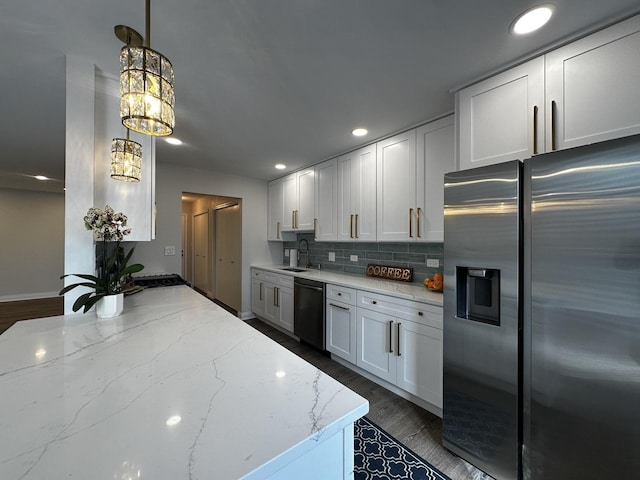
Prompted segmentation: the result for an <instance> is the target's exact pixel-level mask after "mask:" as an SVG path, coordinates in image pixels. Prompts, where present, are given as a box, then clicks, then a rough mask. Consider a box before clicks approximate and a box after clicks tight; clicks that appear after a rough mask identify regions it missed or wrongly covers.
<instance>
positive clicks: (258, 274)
mask: <svg viewBox="0 0 640 480" xmlns="http://www.w3.org/2000/svg"><path fill="white" fill-rule="evenodd" d="M264 274H265V271H264V270H258V269H256V268H252V269H251V278H256V279H258V280H264Z"/></svg>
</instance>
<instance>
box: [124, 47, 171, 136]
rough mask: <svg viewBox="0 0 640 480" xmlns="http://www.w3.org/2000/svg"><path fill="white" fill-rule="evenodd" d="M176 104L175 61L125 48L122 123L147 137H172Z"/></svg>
mask: <svg viewBox="0 0 640 480" xmlns="http://www.w3.org/2000/svg"><path fill="white" fill-rule="evenodd" d="M174 104H175V97H174V92H173V66H172V65H171V62H170V61H169V60H167V58H166V57H164V56H163V55H162V54H161V53H160V52H157V51H155V50H152V49H151V48H148V47H144V46H133V45H126V46H124V47H123V48H122V50H121V51H120V117H121V118H122V124H123V125H124V126H125V127H127V128H129V129H131V130H133V131H135V132H139V133H143V134H145V135H154V136H159V137H162V136H166V135H171V134H172V133H173V127H174V126H175V115H174V112H173V109H174ZM133 143H135V142H133Z"/></svg>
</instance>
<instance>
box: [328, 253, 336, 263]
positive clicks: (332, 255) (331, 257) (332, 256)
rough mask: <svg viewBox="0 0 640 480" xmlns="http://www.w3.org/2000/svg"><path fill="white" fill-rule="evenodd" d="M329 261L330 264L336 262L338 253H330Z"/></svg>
mask: <svg viewBox="0 0 640 480" xmlns="http://www.w3.org/2000/svg"><path fill="white" fill-rule="evenodd" d="M329 261H330V262H335V261H336V252H329Z"/></svg>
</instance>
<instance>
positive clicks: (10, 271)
mask: <svg viewBox="0 0 640 480" xmlns="http://www.w3.org/2000/svg"><path fill="white" fill-rule="evenodd" d="M0 223H1V224H2V227H1V228H0V247H1V248H0V271H1V272H2V274H1V275H0V301H10V300H27V299H31V298H45V297H55V296H57V295H58V292H59V291H60V289H61V288H62V280H60V276H61V275H62V274H63V270H64V261H63V258H64V194H63V193H62V192H61V193H51V192H36V191H29V190H11V189H0Z"/></svg>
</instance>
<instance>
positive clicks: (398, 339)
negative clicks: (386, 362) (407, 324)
mask: <svg viewBox="0 0 640 480" xmlns="http://www.w3.org/2000/svg"><path fill="white" fill-rule="evenodd" d="M400 325H402V323H398V336H397V337H396V341H397V342H398V348H397V350H398V354H397V355H398V356H400V355H402V354H401V353H400Z"/></svg>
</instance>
